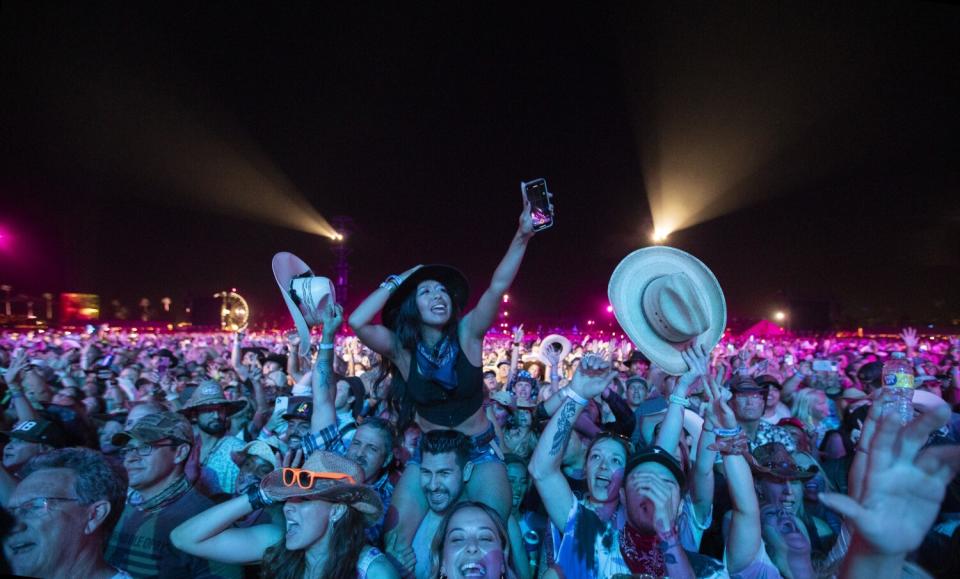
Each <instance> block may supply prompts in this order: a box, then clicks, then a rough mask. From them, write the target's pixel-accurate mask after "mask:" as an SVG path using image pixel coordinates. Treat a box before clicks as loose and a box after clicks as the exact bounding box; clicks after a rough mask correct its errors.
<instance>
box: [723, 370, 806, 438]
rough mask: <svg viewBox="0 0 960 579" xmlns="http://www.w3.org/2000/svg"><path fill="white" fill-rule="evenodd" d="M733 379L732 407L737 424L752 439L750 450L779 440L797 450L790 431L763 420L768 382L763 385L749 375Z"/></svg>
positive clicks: (731, 388)
mask: <svg viewBox="0 0 960 579" xmlns="http://www.w3.org/2000/svg"><path fill="white" fill-rule="evenodd" d="M733 380H734V381H733V383H732V384H731V385H730V391H731V392H733V398H732V399H731V400H730V407H731V408H733V414H734V415H735V416H736V417H737V424H739V425H740V427H741V428H743V431H744V432H745V433H746V435H747V439H749V440H750V451H751V452H753V451H754V450H755V449H756V448H757V447H758V446H760V445H763V444H766V443H768V442H779V443H780V444H782V445H783V446H785V447H786V448H787V450H788V451H789V452H793V451H794V450H796V446H797V445H796V443H795V442H794V441H793V437H791V436H790V433H789V432H787V431H786V430H784V429H783V428H780V427H779V426H774V425H772V424H770V423H769V422H764V421H763V420H762V418H763V413H764V412H765V411H766V408H767V394H768V388H769V386H767V385H766V384H764V385H762V386H761V385H760V384H757V382H756V381H755V380H754V379H753V378H750V377H748V376H741V377H739V378H734V379H733Z"/></svg>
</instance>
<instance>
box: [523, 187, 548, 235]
mask: <svg viewBox="0 0 960 579" xmlns="http://www.w3.org/2000/svg"><path fill="white" fill-rule="evenodd" d="M522 188H523V190H524V193H525V194H526V197H527V200H528V201H530V216H531V218H532V219H533V230H534V231H540V230H541V229H546V228H548V227H550V226H551V225H553V204H552V203H550V197H551V194H550V193H549V192H548V191H547V181H546V179H534V180H533V181H530V182H529V183H524V184H523V185H522Z"/></svg>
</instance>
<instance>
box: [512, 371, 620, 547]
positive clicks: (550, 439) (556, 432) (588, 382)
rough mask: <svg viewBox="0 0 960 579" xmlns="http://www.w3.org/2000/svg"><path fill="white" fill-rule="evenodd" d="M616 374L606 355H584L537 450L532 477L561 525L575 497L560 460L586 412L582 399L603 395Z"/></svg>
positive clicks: (532, 462)
mask: <svg viewBox="0 0 960 579" xmlns="http://www.w3.org/2000/svg"><path fill="white" fill-rule="evenodd" d="M615 374H616V372H615V371H610V364H609V362H607V361H605V360H603V359H602V358H600V357H598V356H587V357H584V359H583V361H581V363H580V366H579V367H578V368H577V372H576V374H574V376H573V381H572V382H571V383H570V386H568V388H569V389H570V391H571V392H572V395H570V396H564V398H563V402H562V403H561V405H560V409H559V410H558V411H557V412H555V413H554V415H553V417H552V418H551V419H550V422H548V423H547V427H546V428H545V429H544V431H543V434H541V435H540V441H539V442H538V443H537V447H536V449H535V450H534V451H533V456H532V457H531V459H530V476H531V477H533V482H534V484H536V485H537V492H539V493H540V496H541V497H543V498H544V500H543V503H544V506H545V507H546V509H547V514H548V515H549V516H550V521H551V522H552V523H553V524H554V525H555V526H556V527H557V528H560V529H562V528H564V526H565V524H566V522H567V517H568V516H569V515H570V509H571V508H573V503H574V500H575V497H574V495H573V491H572V490H570V484H569V483H568V482H567V479H566V478H565V477H564V476H563V472H562V471H561V470H560V463H561V461H562V460H563V451H564V449H565V448H566V446H567V442H568V441H569V440H570V434H571V433H572V432H573V424H574V422H576V420H577V417H578V416H579V415H580V412H582V411H583V405H581V403H580V402H579V401H578V399H580V400H589V399H590V398H593V397H594V396H597V395H599V394H600V393H601V392H603V389H604V388H605V387H606V386H607V384H609V383H610V380H611V379H612V378H613V376H614V375H615ZM557 396H558V397H559V396H562V395H561V394H557Z"/></svg>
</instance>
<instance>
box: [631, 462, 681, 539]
mask: <svg viewBox="0 0 960 579" xmlns="http://www.w3.org/2000/svg"><path fill="white" fill-rule="evenodd" d="M627 487H628V488H629V489H631V490H633V491H634V492H635V493H636V494H637V495H638V496H641V497H646V498H648V499H650V502H651V503H652V504H653V527H654V529H655V530H656V531H657V534H658V535H661V536H663V535H668V534H670V533H671V532H673V531H674V527H675V526H676V522H677V513H678V511H679V508H680V505H679V504H678V501H676V500H675V499H674V495H673V489H671V488H670V486H669V485H668V484H667V483H665V482H663V480H661V479H660V478H659V477H657V476H655V475H653V474H651V473H647V472H634V473H633V474H631V475H630V477H629V479H628V480H627Z"/></svg>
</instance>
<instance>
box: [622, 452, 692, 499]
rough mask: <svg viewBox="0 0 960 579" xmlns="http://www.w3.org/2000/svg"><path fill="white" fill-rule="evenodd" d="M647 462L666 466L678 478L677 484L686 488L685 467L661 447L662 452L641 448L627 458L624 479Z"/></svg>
mask: <svg viewBox="0 0 960 579" xmlns="http://www.w3.org/2000/svg"><path fill="white" fill-rule="evenodd" d="M645 462H655V463H657V464H659V465H661V466H663V467H665V468H666V469H667V470H669V471H670V472H671V473H672V474H673V477H674V478H675V479H677V484H679V485H680V488H681V489H683V488H686V483H687V475H686V474H684V472H683V467H682V466H680V463H679V462H678V461H677V459H675V458H674V457H673V456H671V455H670V454H669V453H668V452H667V451H665V450H663V449H660V452H651V451H650V450H641V451H640V452H638V453H636V454H635V455H633V456H631V457H629V458H628V459H627V466H626V468H624V469H623V476H624V480H626V478H627V477H629V476H630V473H631V472H633V469H635V468H637V467H638V466H640V465H641V464H643V463H645Z"/></svg>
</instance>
